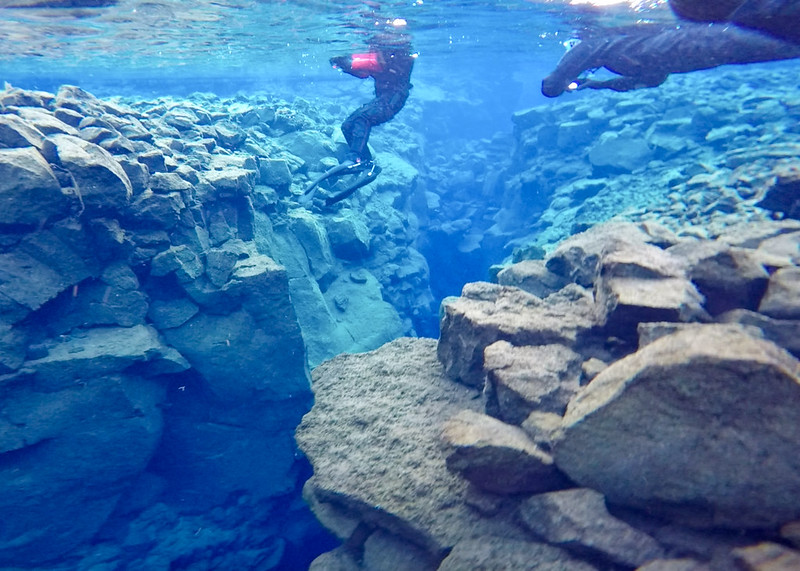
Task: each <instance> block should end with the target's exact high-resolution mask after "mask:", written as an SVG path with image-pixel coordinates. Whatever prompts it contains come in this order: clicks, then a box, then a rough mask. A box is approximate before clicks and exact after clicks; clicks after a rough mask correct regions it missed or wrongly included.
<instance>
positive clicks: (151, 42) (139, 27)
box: [0, 0, 671, 103]
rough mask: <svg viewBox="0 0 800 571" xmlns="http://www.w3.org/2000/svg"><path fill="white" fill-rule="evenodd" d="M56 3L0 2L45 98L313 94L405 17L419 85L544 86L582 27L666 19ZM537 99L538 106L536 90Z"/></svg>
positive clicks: (280, 4) (470, 10)
mask: <svg viewBox="0 0 800 571" xmlns="http://www.w3.org/2000/svg"><path fill="white" fill-rule="evenodd" d="M58 3H59V2H46V1H44V2H41V1H38V0H7V1H6V2H2V3H0V6H5V7H4V8H0V65H2V76H3V78H4V79H6V80H11V81H14V82H16V83H17V84H21V85H20V86H21V87H40V88H43V89H46V88H51V86H52V85H53V84H56V85H57V84H59V83H64V82H67V83H74V84H79V85H81V86H82V87H84V88H86V89H88V90H95V92H100V93H99V94H100V95H104V94H106V93H107V94H112V93H113V92H114V89H115V88H116V89H117V91H120V90H125V91H131V92H136V91H137V90H138V91H139V92H141V93H158V92H159V91H160V92H169V93H181V92H191V91H193V90H203V91H214V92H217V93H220V94H222V93H224V92H230V91H236V90H238V89H246V90H270V91H275V90H276V89H283V90H291V91H292V92H294V93H298V92H300V93H304V92H310V93H312V94H313V93H318V92H319V90H320V84H323V85H324V84H325V83H326V82H329V81H333V80H335V79H336V75H334V74H331V73H330V68H329V66H328V58H329V57H330V56H331V54H333V53H340V52H343V51H347V50H350V49H353V48H357V47H360V46H364V45H365V44H366V39H367V38H368V37H369V36H370V35H371V34H372V33H374V32H375V31H376V30H380V29H383V28H385V27H386V23H387V22H389V21H392V20H394V19H396V18H402V19H405V20H406V21H407V22H408V26H407V30H408V31H409V32H410V34H411V35H412V37H413V40H414V46H415V48H416V49H417V51H418V52H419V53H420V60H419V62H418V65H417V66H416V70H415V81H419V82H423V83H425V82H430V83H432V84H436V85H437V86H439V87H440V88H442V89H444V90H450V89H458V90H463V89H464V88H465V86H466V88H467V89H468V86H469V84H470V83H471V82H474V81H480V80H483V79H492V81H493V82H495V84H496V85H500V84H501V83H502V81H503V80H504V79H506V78H510V77H512V76H518V77H519V76H528V77H531V78H533V79H535V78H537V77H539V76H540V74H539V73H537V71H544V70H546V68H547V67H548V66H550V65H552V64H553V62H554V60H557V58H558V57H559V55H560V53H561V52H563V47H562V45H561V44H562V43H563V41H565V40H566V39H568V38H569V37H570V36H571V35H572V33H573V30H574V29H575V28H576V27H580V26H584V25H593V24H607V23H610V22H613V23H631V22H635V21H638V20H641V19H655V20H661V19H670V18H671V14H670V12H669V10H667V9H666V7H665V6H664V4H663V1H661V2H658V1H653V2H645V3H641V4H640V5H637V6H636V7H631V6H629V5H627V4H625V5H622V6H621V7H620V6H617V7H614V8H607V9H599V8H598V9H591V8H589V9H587V8H585V7H578V6H571V5H569V4H568V3H567V2H564V1H563V0H558V1H545V0H533V1H524V0H506V1H499V2H486V1H480V2H479V1H463V0H462V1H447V0H445V1H442V0H427V1H424V0H391V1H379V2H373V1H364V2H355V1H347V0H334V1H324V0H302V1H277V0H273V1H256V0H226V1H212V0H201V1H197V2H186V1H181V0H161V1H156V2H138V1H134V0H120V1H119V2H116V3H113V4H110V5H108V6H102V7H96V8H84V7H81V8H49V7H35V6H36V5H37V4H38V5H41V4H45V5H48V4H58ZM60 3H62V4H69V2H67V1H64V2H60ZM77 3H81V2H77ZM84 3H90V2H84ZM530 91H531V94H532V95H531V99H532V100H533V99H535V96H534V95H535V93H536V90H533V89H532V90H530ZM532 100H531V101H528V103H531V102H532Z"/></svg>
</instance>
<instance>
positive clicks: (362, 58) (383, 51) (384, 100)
mask: <svg viewBox="0 0 800 571" xmlns="http://www.w3.org/2000/svg"><path fill="white" fill-rule="evenodd" d="M414 59H415V56H414V55H413V54H412V53H411V45H410V42H408V40H407V39H405V38H402V37H401V38H399V39H398V38H396V37H394V38H390V39H388V40H387V39H386V38H381V39H379V41H376V42H373V43H372V44H371V45H370V50H369V51H368V52H367V53H360V54H352V55H349V56H337V57H334V58H331V64H332V65H333V67H334V68H336V69H341V70H342V71H343V72H345V73H347V74H350V75H352V76H355V77H358V78H361V79H366V78H367V77H371V78H372V79H374V80H375V98H374V99H373V100H372V101H370V102H369V103H366V104H365V105H362V106H361V107H359V108H358V109H356V110H355V111H354V112H353V113H352V114H351V115H350V116H349V117H348V118H347V119H345V121H344V123H342V133H344V138H345V139H346V140H347V145H348V147H350V156H349V157H348V159H347V160H346V161H344V162H343V163H341V164H340V165H338V166H336V167H334V168H332V169H330V170H329V171H328V172H326V173H325V174H323V175H322V176H321V177H319V178H318V179H317V180H315V181H314V182H313V183H312V184H311V185H310V186H309V187H308V188H307V189H306V191H305V193H303V197H302V198H301V199H300V200H301V202H303V203H305V204H308V203H310V202H311V200H312V198H313V196H314V193H315V191H316V189H317V186H318V185H319V184H320V183H321V182H322V181H324V180H327V179H329V178H338V177H341V176H345V175H349V174H357V173H361V175H360V176H359V177H358V179H356V181H355V182H353V183H352V184H351V185H350V186H348V187H347V188H345V189H344V190H342V191H340V192H339V193H337V194H335V195H333V196H331V197H329V198H328V199H326V201H325V204H326V205H328V206H330V205H331V204H334V203H336V202H339V201H340V200H344V199H345V198H347V197H348V196H350V195H351V194H353V193H354V192H355V191H356V190H358V189H359V188H361V187H362V186H365V185H367V184H369V183H370V182H372V181H373V180H375V178H376V177H377V176H378V174H380V172H381V168H380V167H379V166H378V165H377V164H375V161H374V160H373V158H372V154H371V153H370V152H369V148H368V147H367V143H368V141H369V134H370V131H371V130H372V127H374V126H375V125H380V124H381V123H386V122H387V121H389V120H390V119H392V118H393V117H394V116H395V115H397V113H398V112H399V111H400V110H401V109H402V108H403V105H405V103H406V99H408V94H409V91H410V90H411V82H410V79H411V70H412V68H413V67H414Z"/></svg>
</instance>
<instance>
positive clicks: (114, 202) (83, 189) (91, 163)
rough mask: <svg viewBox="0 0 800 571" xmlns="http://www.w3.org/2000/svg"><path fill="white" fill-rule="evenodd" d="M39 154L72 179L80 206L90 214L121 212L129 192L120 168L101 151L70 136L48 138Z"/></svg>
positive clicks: (93, 145) (108, 155)
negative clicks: (66, 171)
mask: <svg viewBox="0 0 800 571" xmlns="http://www.w3.org/2000/svg"><path fill="white" fill-rule="evenodd" d="M43 154H44V155H45V158H47V160H48V161H50V162H52V163H55V164H58V165H60V166H62V167H64V168H65V169H67V170H68V171H69V172H70V174H71V175H72V178H73V180H74V181H75V185H76V187H77V189H78V192H79V193H80V196H81V199H82V200H83V204H84V205H85V207H86V208H88V209H90V210H93V211H95V210H100V211H108V210H119V209H124V208H125V207H126V206H127V205H128V203H129V202H130V199H131V197H132V195H133V188H132V187H131V181H130V179H128V175H127V174H125V171H124V170H123V169H122V166H120V164H119V163H118V162H117V161H116V160H115V159H114V157H113V156H112V155H111V154H110V153H109V152H108V151H106V150H105V149H103V148H101V147H99V146H97V145H95V144H94V143H90V142H89V141H84V140H83V139H79V138H78V137H73V136H72V135H61V134H57V135H51V136H50V137H48V138H47V139H46V141H45V145H44V149H43Z"/></svg>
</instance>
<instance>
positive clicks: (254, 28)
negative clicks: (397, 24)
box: [0, 0, 788, 569]
mask: <svg viewBox="0 0 800 571" xmlns="http://www.w3.org/2000/svg"><path fill="white" fill-rule="evenodd" d="M80 2H81V0H78V2H76V3H80ZM69 3H70V2H69V1H68V0H64V1H62V2H58V1H57V0H42V1H39V0H0V80H3V81H8V82H10V83H11V84H12V85H14V86H17V87H22V88H25V89H40V90H46V91H50V92H55V91H57V90H58V87H59V85H61V84H73V85H78V86H80V87H82V88H83V89H85V90H87V91H89V92H91V93H93V94H95V95H97V96H101V97H103V96H115V95H126V96H135V97H144V98H150V97H156V96H161V95H170V96H177V97H180V96H185V95H189V94H191V93H192V92H197V91H203V92H212V93H216V94H218V95H222V96H229V95H232V94H236V93H239V92H243V93H245V94H251V93H252V94H257V93H268V94H273V95H277V96H280V97H285V98H287V99H291V98H293V97H295V96H300V97H304V98H308V99H310V100H314V101H325V100H327V99H330V100H333V101H336V102H337V103H341V104H342V105H343V107H342V110H341V118H344V117H345V116H346V112H347V111H348V110H349V109H352V108H353V106H355V105H357V104H360V103H363V102H364V101H365V100H367V99H368V98H369V92H370V91H371V88H372V86H371V85H369V83H370V82H360V84H359V82H356V81H353V80H349V79H348V80H343V79H342V77H341V76H340V75H339V74H338V73H336V72H334V71H332V70H331V67H330V65H329V63H328V59H329V58H330V57H331V56H333V55H337V54H341V53H348V52H352V51H354V50H359V49H362V48H364V47H365V46H366V45H367V42H368V39H369V38H370V36H371V35H372V34H374V33H375V32H379V31H381V30H383V29H385V28H387V27H388V26H389V25H390V24H389V22H392V21H394V20H395V19H398V18H401V19H404V20H406V21H407V31H408V33H409V34H410V35H411V36H412V38H413V44H414V48H415V50H416V51H417V52H418V53H419V59H418V61H417V63H416V65H415V69H414V75H413V77H412V81H413V83H414V85H415V89H414V91H413V97H414V98H415V99H418V101H420V100H421V101H424V102H425V105H424V106H420V107H423V111H419V110H418V109H417V111H418V112H417V114H416V115H414V114H413V113H411V112H406V114H405V115H402V116H400V117H399V118H398V122H402V123H403V124H404V125H405V126H406V127H409V126H410V128H413V129H414V130H415V132H416V133H418V134H421V136H422V137H423V138H424V140H425V143H426V144H427V145H428V149H429V150H430V149H433V151H432V152H431V154H430V156H428V157H425V159H426V161H425V162H426V164H425V165H422V167H421V168H427V169H428V171H427V172H426V173H424V174H425V175H427V176H428V183H429V184H431V185H433V184H436V183H438V182H441V180H440V179H437V178H436V176H439V175H441V177H442V178H444V177H445V175H446V176H447V177H450V179H451V180H454V186H457V185H458V184H460V181H459V179H458V175H459V174H462V173H459V172H456V171H455V169H456V168H457V167H459V166H460V164H459V161H460V160H461V159H464V162H469V161H470V160H473V161H481V160H484V159H483V158H480V157H479V158H478V159H473V158H470V152H471V150H472V149H473V147H470V146H469V145H470V143H469V142H470V141H473V142H474V141H479V140H480V141H482V142H481V143H480V145H482V146H483V148H484V151H483V152H485V147H487V146H488V143H487V141H488V139H489V138H492V137H495V136H497V135H498V134H500V138H502V136H504V135H505V136H506V137H507V139H508V138H509V137H508V135H509V134H510V132H511V129H512V123H511V115H512V113H513V112H515V111H519V110H521V109H525V108H529V107H532V106H536V105H541V104H545V103H547V104H552V103H554V102H555V103H558V101H559V100H555V101H553V100H548V99H545V98H543V96H542V95H541V94H540V91H539V90H540V84H541V79H542V77H543V76H545V75H546V74H547V73H549V72H550V71H552V69H553V67H554V66H555V65H556V63H557V61H558V59H559V58H560V57H561V55H562V54H563V53H564V43H565V42H566V41H568V40H569V39H571V38H573V37H574V35H575V32H576V30H578V29H581V28H584V27H593V26H611V25H625V24H631V23H635V22H639V21H643V20H644V21H658V22H666V21H673V16H672V14H671V12H670V11H669V9H668V8H667V6H666V4H665V2H664V0H653V1H651V2H638V3H634V5H629V4H622V5H618V6H615V7H612V8H599V7H594V8H593V7H586V6H575V5H571V4H570V3H569V2H567V1H565V0H528V1H526V0H499V1H477V0H461V1H454V0H388V1H379V0H365V1H356V0H327V1H326V0H298V1H286V0H284V1H278V0H271V1H268V0H262V1H257V0H197V1H189V0H158V1H151V2H141V1H135V0H119V1H118V2H105V3H106V4H107V5H104V6H99V7H51V6H50V5H56V4H69ZM74 3H75V2H74ZM84 3H91V1H90V0H84ZM99 3H101V4H102V3H103V2H99ZM787 69H788V68H787ZM594 95H595V94H593V93H586V92H584V93H576V94H571V95H570V96H569V97H570V98H572V100H573V101H574V100H575V99H577V98H586V97H592V96H594ZM454 103H455V104H454ZM408 107H409V108H414V105H409V106H408ZM407 109H408V108H407ZM381 137H382V135H380V134H378V135H377V136H376V137H375V139H374V141H377V143H378V144H380V143H381V141H382V140H381ZM464 141H467V142H466V143H465V142H464ZM501 143H503V144H506V145H507V146H506V147H503V149H504V150H505V151H506V154H507V155H508V154H509V153H508V150H509V149H510V145H511V144H510V143H509V141H508V140H505V141H501ZM383 144H384V145H386V144H387V143H386V140H385V139H383ZM453 149H455V151H453ZM478 150H479V151H480V150H481V149H480V148H479V149H478ZM485 156H487V155H481V157H485ZM439 157H442V161H438V158H439ZM459 157H461V159H460V158H459ZM415 166H418V167H419V166H420V165H415ZM437 168H438V169H441V170H442V171H447V169H453V171H454V172H446V173H445V174H441V173H438V172H435V169H437ZM468 174H469V173H468ZM434 175H436V176H434ZM467 178H468V177H467ZM470 182H474V181H470V180H466V181H465V184H464V186H465V187H466V188H467V190H468V191H472V190H474V189H471V188H469V183H470ZM543 206H544V205H543ZM462 214H463V213H459V214H458V215H459V216H461V215H462ZM473 214H474V213H473ZM480 215H481V213H480V212H479V213H477V214H476V219H477V218H480ZM450 246H452V250H453V251H455V250H456V249H457V244H451V245H450ZM420 249H421V250H422V252H423V254H425V255H426V256H427V257H428V259H429V263H430V265H431V276H430V280H431V285H432V289H433V290H434V291H433V292H434V294H435V297H437V298H441V297H443V296H445V295H450V294H457V293H458V291H459V290H460V286H461V285H462V284H463V283H464V282H467V281H474V280H480V279H486V277H487V275H486V269H487V267H488V266H489V265H490V264H493V263H497V262H500V261H501V260H499V259H483V258H480V257H479V256H475V259H472V260H470V259H468V258H467V257H466V256H465V257H464V258H463V259H459V258H456V257H452V258H448V257H443V258H441V259H438V260H437V259H436V258H435V256H437V255H438V254H440V253H441V251H442V250H443V248H442V247H441V244H433V245H432V246H431V247H430V248H429V250H425V248H424V245H422V246H420ZM431 318H432V319H431V321H432V322H433V321H434V320H435V315H432V316H431ZM435 328H436V325H435V323H434V324H433V325H431V328H430V330H429V331H426V330H423V329H421V328H419V327H418V329H417V332H418V333H419V334H421V335H431V336H435V335H436V329H435ZM307 475H308V474H305V473H303V474H301V475H300V476H302V477H303V478H304V477H305V476H307ZM300 476H299V477H298V479H302V478H300ZM283 501H285V502H287V503H288V504H290V505H293V504H294V502H295V501H299V500H298V498H297V497H294V496H292V497H290V498H281V499H280V500H276V504H277V503H279V502H283ZM284 508H286V506H283V505H279V506H276V510H282V509H284ZM232 511H233V510H232ZM0 515H2V514H0ZM306 515H307V514H306ZM308 517H309V519H310V516H308ZM300 523H307V522H300ZM261 524H263V525H264V527H268V525H269V524H271V522H266V523H265V522H256V524H253V527H254V528H258V525H261ZM189 525H191V524H190V523H187V524H186V526H189ZM298 526H299V524H298ZM165 527H167V526H166V524H165ZM112 531H113V530H112ZM302 533H307V534H308V533H309V532H308V531H307V530H303V531H298V532H297V535H298V536H299V535H301V534H302ZM315 533H316V534H317V535H316V536H311V539H312V540H313V541H316V542H317V543H316V544H315V545H313V546H311V547H309V551H305V550H303V552H302V553H297V554H294V553H290V554H289V555H290V556H289V557H287V560H289V559H292V557H294V559H293V561H295V566H294V567H291V568H293V569H295V568H296V569H300V568H302V566H303V565H304V564H306V563H307V560H308V559H310V558H311V557H313V555H316V554H317V553H318V552H321V551H325V550H326V549H329V548H331V547H332V546H333V545H334V544H335V542H334V541H333V540H332V539H331V538H330V537H328V536H326V535H325V534H324V532H322V530H321V529H318V530H316V532H315ZM142 535H143V536H144V535H145V534H144V533H143V534H142ZM191 541H193V539H192V538H190V540H189V541H187V543H190V544H191ZM298 562H300V563H298ZM187 565H188V564H187ZM99 568H101V567H98V569H99ZM286 568H290V567H286Z"/></svg>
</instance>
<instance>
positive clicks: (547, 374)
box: [483, 341, 583, 424]
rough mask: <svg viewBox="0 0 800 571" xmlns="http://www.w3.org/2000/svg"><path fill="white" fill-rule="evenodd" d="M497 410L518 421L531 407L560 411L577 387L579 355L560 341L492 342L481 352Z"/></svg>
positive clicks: (554, 411)
mask: <svg viewBox="0 0 800 571" xmlns="http://www.w3.org/2000/svg"><path fill="white" fill-rule="evenodd" d="M483 358H484V365H485V369H486V371H487V373H488V377H487V380H488V383H489V387H491V394H492V395H493V399H494V401H495V403H494V404H496V406H497V414H495V413H494V412H492V414H493V415H495V416H497V417H498V418H500V419H501V420H504V421H505V422H509V423H511V424H521V423H522V422H523V421H524V420H525V419H526V418H528V415H529V414H530V413H531V412H533V411H534V410H536V411H540V412H553V413H557V414H559V415H563V414H564V411H566V409H567V403H569V400H570V399H571V398H572V397H573V396H575V393H577V392H578V390H579V389H580V378H581V363H582V361H583V359H582V358H581V356H580V355H578V354H577V353H575V351H573V350H572V349H569V348H568V347H565V346H564V345H558V344H553V345H536V346H525V347H514V346H513V345H511V343H509V342H507V341H498V342H497V343H492V344H491V345H489V346H488V347H487V348H486V350H485V351H484V352H483Z"/></svg>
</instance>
